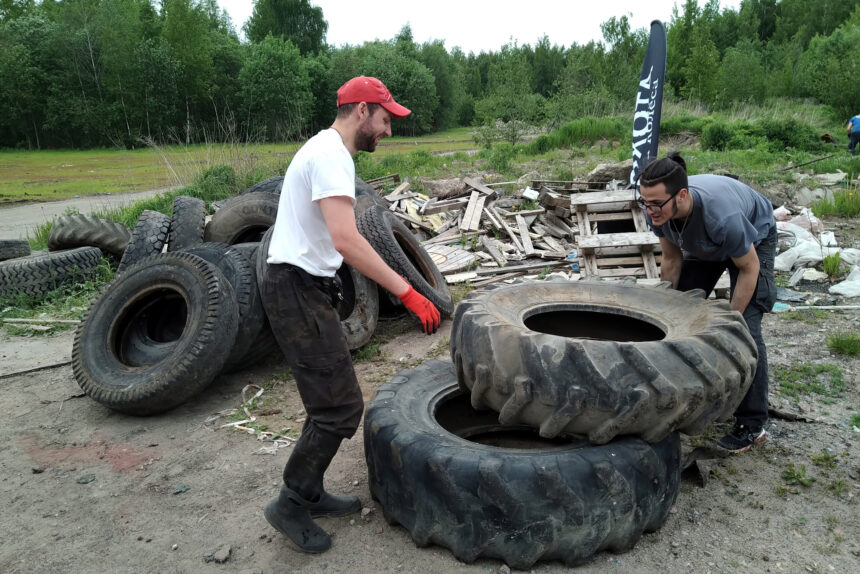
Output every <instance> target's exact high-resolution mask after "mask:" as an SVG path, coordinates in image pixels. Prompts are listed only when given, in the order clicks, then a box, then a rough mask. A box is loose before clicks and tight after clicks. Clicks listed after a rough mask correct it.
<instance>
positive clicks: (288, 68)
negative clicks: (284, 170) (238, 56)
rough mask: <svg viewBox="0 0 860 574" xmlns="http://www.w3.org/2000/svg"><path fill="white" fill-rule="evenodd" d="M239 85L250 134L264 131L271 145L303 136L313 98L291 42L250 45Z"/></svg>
mask: <svg viewBox="0 0 860 574" xmlns="http://www.w3.org/2000/svg"><path fill="white" fill-rule="evenodd" d="M239 82H240V84H241V86H242V90H241V94H242V101H243V108H242V111H243V113H244V114H245V118H246V121H247V123H248V127H249V129H250V130H251V131H252V133H253V132H256V131H257V130H264V131H265V134H266V136H267V137H268V139H270V140H275V141H284V140H289V139H293V138H296V137H298V136H303V135H307V131H306V130H307V128H308V126H309V124H310V121H311V117H312V115H313V104H312V102H313V94H312V93H311V86H310V77H309V76H308V72H307V70H306V69H305V66H304V63H303V62H302V58H301V54H300V53H299V49H298V48H296V47H295V46H294V45H293V43H292V42H290V41H289V40H287V41H284V40H283V39H281V38H275V37H273V36H267V37H266V38H265V39H264V40H263V41H262V42H260V43H258V44H254V45H252V46H251V49H250V51H249V53H248V58H247V59H246V60H245V65H244V66H243V67H242V71H241V72H240V73H239Z"/></svg>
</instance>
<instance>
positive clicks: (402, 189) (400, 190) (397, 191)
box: [385, 181, 412, 199]
mask: <svg viewBox="0 0 860 574" xmlns="http://www.w3.org/2000/svg"><path fill="white" fill-rule="evenodd" d="M411 187H412V184H411V183H409V182H408V181H404V182H403V183H401V184H400V185H398V186H397V187H395V188H394V191H392V192H391V193H389V194H388V195H386V196H385V199H388V198H389V197H396V196H398V195H402V194H404V193H406V192H407V191H409V188H411Z"/></svg>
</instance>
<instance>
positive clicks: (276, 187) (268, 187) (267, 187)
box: [242, 175, 284, 195]
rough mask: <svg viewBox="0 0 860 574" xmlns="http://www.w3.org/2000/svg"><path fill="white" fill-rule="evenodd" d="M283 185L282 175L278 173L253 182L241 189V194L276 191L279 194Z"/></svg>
mask: <svg viewBox="0 0 860 574" xmlns="http://www.w3.org/2000/svg"><path fill="white" fill-rule="evenodd" d="M283 185H284V176H282V175H278V176H275V177H270V178H269V179H264V180H263V181H260V182H258V183H255V184H254V185H252V186H251V187H249V188H248V189H246V190H245V191H243V192H242V195H244V194H246V193H276V194H278V195H280V193H281V187H283Z"/></svg>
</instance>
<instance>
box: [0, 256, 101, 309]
mask: <svg viewBox="0 0 860 574" xmlns="http://www.w3.org/2000/svg"><path fill="white" fill-rule="evenodd" d="M101 258H102V252H101V250H100V249H99V248H98V247H78V248H77V249H69V250H68V251H54V252H51V253H42V254H39V255H32V256H30V257H19V258H17V259H8V260H6V261H0V297H13V296H15V295H18V294H24V295H28V296H30V297H37V298H38V297H41V296H42V295H45V294H46V293H48V292H49V291H52V290H54V289H56V288H57V287H59V286H60V284H61V283H63V282H64V281H68V280H71V279H76V278H81V279H83V278H86V277H87V276H88V275H89V273H90V272H91V271H92V270H93V269H94V268H95V267H96V266H97V265H98V264H99V261H100V260H101Z"/></svg>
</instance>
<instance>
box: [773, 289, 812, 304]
mask: <svg viewBox="0 0 860 574" xmlns="http://www.w3.org/2000/svg"><path fill="white" fill-rule="evenodd" d="M806 298H807V294H806V293H798V292H797V291H792V290H791V289H785V288H784V287H777V288H776V299H777V300H778V301H788V302H789V303H800V302H803V301H806Z"/></svg>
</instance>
